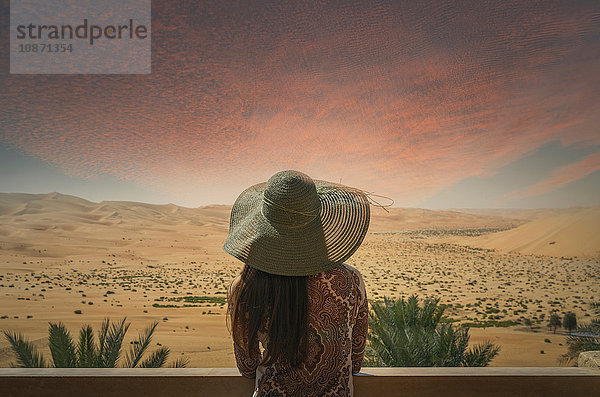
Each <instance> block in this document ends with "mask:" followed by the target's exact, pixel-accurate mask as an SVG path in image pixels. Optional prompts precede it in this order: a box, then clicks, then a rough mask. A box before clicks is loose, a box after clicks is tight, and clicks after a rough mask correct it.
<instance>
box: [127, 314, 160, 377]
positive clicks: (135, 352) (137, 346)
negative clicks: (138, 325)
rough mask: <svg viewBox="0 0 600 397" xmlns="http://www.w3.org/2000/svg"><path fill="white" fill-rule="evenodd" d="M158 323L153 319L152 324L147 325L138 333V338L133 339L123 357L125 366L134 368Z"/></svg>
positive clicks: (148, 344)
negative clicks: (142, 331)
mask: <svg viewBox="0 0 600 397" xmlns="http://www.w3.org/2000/svg"><path fill="white" fill-rule="evenodd" d="M157 325H158V322H157V321H155V322H154V323H152V325H150V326H148V328H146V330H145V331H144V333H142V334H139V335H138V338H137V339H136V340H135V341H134V343H133V345H131V348H130V349H129V351H128V352H127V356H126V357H125V367H127V368H134V367H135V366H136V365H138V363H139V362H140V360H141V359H142V356H143V355H144V353H145V352H146V350H147V349H148V346H150V341H151V340H152V333H153V332H154V329H155V328H156V326H157Z"/></svg>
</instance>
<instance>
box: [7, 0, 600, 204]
mask: <svg viewBox="0 0 600 397" xmlns="http://www.w3.org/2000/svg"><path fill="white" fill-rule="evenodd" d="M0 1H1V4H2V14H1V16H0V18H1V20H0V23H1V25H2V29H1V32H2V35H3V36H2V40H0V43H1V44H0V46H2V47H1V50H2V54H1V55H2V57H1V61H0V192H32V193H46V192H51V191H59V192H61V193H66V194H74V195H77V196H81V197H84V198H87V199H90V200H93V201H100V200H134V201H145V202H153V203H168V202H173V203H176V204H180V205H185V206H198V205H205V204H209V203H224V204H231V203H233V201H234V200H235V198H236V197H237V195H238V194H239V193H240V192H241V191H242V190H243V189H244V188H246V187H247V186H249V185H251V184H254V183H258V182H262V181H265V180H266V179H268V178H269V176H270V175H272V174H273V173H275V172H277V171H279V170H282V169H297V170H300V171H303V172H305V173H307V174H309V175H310V176H312V177H313V178H316V179H325V180H331V181H336V182H339V181H340V180H341V182H342V183H344V184H348V185H351V186H356V187H360V188H363V189H365V190H368V191H372V192H375V193H377V194H381V195H385V196H389V197H391V198H393V199H394V201H395V205H396V206H412V207H425V208H456V207H479V208H481V207H484V208H495V207H518V208H535V207H567V206H572V205H594V204H598V203H600V73H599V72H598V71H599V70H600V2H598V1H573V0H569V1H533V0H528V1H522V0H517V1H501V2H500V1H482V0H477V1H458V2H456V1H440V0H436V1H434V0H431V1H398V0H393V1H392V0H390V1H364V0H360V1H338V2H331V1H325V2H323V1H314V2H312V1H307V2H305V1H302V2H300V1H284V2H280V1H256V2H248V1H246V0H244V1H242V0H240V1H238V2H232V1H227V0H224V1H218V2H204V1H160V2H159V1H155V2H153V4H152V73H151V74H149V75H10V74H9V57H8V49H9V44H8V32H7V29H5V28H6V27H8V25H9V1H8V0H0Z"/></svg>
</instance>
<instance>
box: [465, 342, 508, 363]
mask: <svg viewBox="0 0 600 397" xmlns="http://www.w3.org/2000/svg"><path fill="white" fill-rule="evenodd" d="M498 353H500V346H496V345H494V344H493V343H492V342H489V341H487V342H484V343H480V344H477V345H475V346H473V347H472V348H471V349H470V350H469V351H467V352H466V353H465V358H464V361H463V365H464V366H465V367H487V366H488V365H489V363H490V362H491V361H492V360H493V359H494V358H495V357H496V356H497V355H498Z"/></svg>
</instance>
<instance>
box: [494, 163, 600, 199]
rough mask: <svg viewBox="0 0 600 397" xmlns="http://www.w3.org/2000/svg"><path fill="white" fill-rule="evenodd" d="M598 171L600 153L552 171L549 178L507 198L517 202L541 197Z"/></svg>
mask: <svg viewBox="0 0 600 397" xmlns="http://www.w3.org/2000/svg"><path fill="white" fill-rule="evenodd" d="M598 170H600V152H596V153H594V154H590V155H589V156H586V157H585V158H583V159H582V160H579V161H577V162H575V163H572V164H568V165H565V166H563V167H559V168H557V169H555V170H554V171H552V172H551V173H550V175H549V176H548V177H547V178H545V179H543V180H541V181H539V182H537V183H536V184H533V185H531V186H528V187H526V188H524V189H521V190H516V191H514V192H511V193H509V194H507V195H506V196H505V198H506V199H508V200H515V199H521V198H526V197H534V196H539V195H541V194H544V193H548V192H551V191H553V190H556V189H558V188H560V187H562V186H565V185H566V184H568V183H570V182H573V181H576V180H578V179H581V178H583V177H585V176H587V175H590V174H591V173H593V172H596V171H598Z"/></svg>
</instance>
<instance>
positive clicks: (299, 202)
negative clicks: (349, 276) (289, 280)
mask: <svg viewBox="0 0 600 397" xmlns="http://www.w3.org/2000/svg"><path fill="white" fill-rule="evenodd" d="M369 220H370V208H369V199H368V196H367V194H366V192H364V191H363V190H360V189H356V188H352V187H349V186H345V185H341V184H338V183H333V182H327V181H322V180H318V179H315V180H313V179H311V178H310V177H309V176H308V175H306V174H304V173H302V172H299V171H293V170H286V171H281V172H278V173H276V174H275V175H273V176H272V177H271V178H269V180H268V181H267V182H263V183H259V184H256V185H253V186H251V187H249V188H247V189H246V190H244V191H243V192H242V193H241V194H240V196H239V197H238V198H237V200H236V201H235V203H234V204H233V207H232V209H231V219H230V225H229V235H228V236H227V240H226V241H225V244H224V245H223V250H224V251H225V252H227V253H229V254H231V255H233V256H234V257H236V258H238V259H239V260H241V261H242V262H244V263H246V264H248V265H249V266H252V267H254V268H256V269H259V270H262V271H264V272H267V273H271V274H278V275H284V276H308V275H311V274H315V273H319V272H323V271H326V270H329V269H331V268H333V267H335V266H336V265H338V264H340V263H342V262H344V261H345V260H347V259H348V258H349V257H350V256H351V255H352V254H353V253H354V252H355V251H356V250H357V249H358V247H359V246H360V244H361V243H362V241H363V239H364V237H365V235H366V233H367V229H368V228H369Z"/></svg>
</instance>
